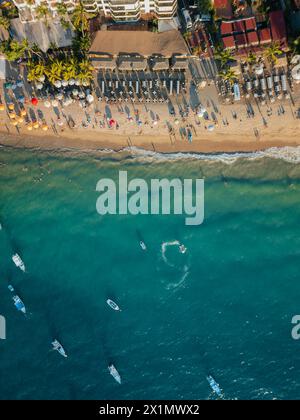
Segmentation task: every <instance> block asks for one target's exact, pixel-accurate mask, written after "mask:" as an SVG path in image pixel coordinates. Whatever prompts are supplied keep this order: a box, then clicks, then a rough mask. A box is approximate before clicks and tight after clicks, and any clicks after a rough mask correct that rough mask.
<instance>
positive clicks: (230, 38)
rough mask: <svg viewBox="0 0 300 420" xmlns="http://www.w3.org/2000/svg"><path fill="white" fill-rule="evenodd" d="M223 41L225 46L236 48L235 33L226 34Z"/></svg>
mask: <svg viewBox="0 0 300 420" xmlns="http://www.w3.org/2000/svg"><path fill="white" fill-rule="evenodd" d="M222 41H223V44H224V48H228V49H231V50H232V49H234V48H235V41H234V36H233V35H230V36H225V37H224V38H222Z"/></svg>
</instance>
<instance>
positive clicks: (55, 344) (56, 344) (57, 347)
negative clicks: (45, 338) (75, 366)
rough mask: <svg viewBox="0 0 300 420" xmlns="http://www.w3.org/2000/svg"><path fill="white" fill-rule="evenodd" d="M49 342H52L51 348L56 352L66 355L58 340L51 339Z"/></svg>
mask: <svg viewBox="0 0 300 420" xmlns="http://www.w3.org/2000/svg"><path fill="white" fill-rule="evenodd" d="M51 344H52V347H53V350H56V351H58V353H59V354H60V355H61V356H63V357H68V355H67V353H66V351H65V349H64V348H63V346H62V345H61V344H60V342H59V341H58V340H54V341H52V343H51Z"/></svg>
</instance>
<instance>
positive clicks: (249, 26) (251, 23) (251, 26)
mask: <svg viewBox="0 0 300 420" xmlns="http://www.w3.org/2000/svg"><path fill="white" fill-rule="evenodd" d="M245 26H246V30H247V31H254V30H256V20H255V18H254V17H253V18H251V19H246V20H245Z"/></svg>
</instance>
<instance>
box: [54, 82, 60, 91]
mask: <svg viewBox="0 0 300 420" xmlns="http://www.w3.org/2000/svg"><path fill="white" fill-rule="evenodd" d="M53 84H54V86H55V87H56V88H57V89H59V88H61V81H60V80H56V81H55V82H54V83H53Z"/></svg>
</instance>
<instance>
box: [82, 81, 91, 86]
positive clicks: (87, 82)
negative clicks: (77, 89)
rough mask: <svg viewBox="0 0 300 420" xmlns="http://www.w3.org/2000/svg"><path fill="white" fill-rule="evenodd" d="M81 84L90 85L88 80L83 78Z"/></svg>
mask: <svg viewBox="0 0 300 420" xmlns="http://www.w3.org/2000/svg"><path fill="white" fill-rule="evenodd" d="M82 86H90V82H89V81H88V80H83V81H82Z"/></svg>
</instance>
